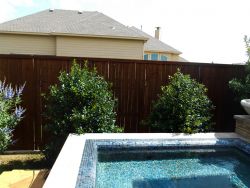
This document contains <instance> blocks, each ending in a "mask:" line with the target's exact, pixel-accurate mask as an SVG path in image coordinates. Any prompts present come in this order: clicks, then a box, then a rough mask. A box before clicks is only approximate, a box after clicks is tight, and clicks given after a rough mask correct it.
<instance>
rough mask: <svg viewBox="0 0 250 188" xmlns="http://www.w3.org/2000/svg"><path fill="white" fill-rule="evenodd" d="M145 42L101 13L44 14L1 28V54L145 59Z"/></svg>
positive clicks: (46, 11)
mask: <svg viewBox="0 0 250 188" xmlns="http://www.w3.org/2000/svg"><path fill="white" fill-rule="evenodd" d="M146 40H147V38H145V37H143V36H141V35H140V34H138V33H136V32H134V31H133V30H132V29H130V28H129V27H126V26H124V25H122V24H121V23H119V22H117V21H115V20H113V19H112V18H110V17H108V16H106V15H104V14H102V13H99V12H89V11H83V12H80V11H72V10H57V9H55V10H45V11H41V12H38V13H35V14H32V15H28V16H24V17H21V18H18V19H15V20H12V21H8V22H5V23H2V24H0V54H36V55H37V54H38V55H56V56H76V57H98V58H118V59H142V58H143V46H144V42H145V41H146Z"/></svg>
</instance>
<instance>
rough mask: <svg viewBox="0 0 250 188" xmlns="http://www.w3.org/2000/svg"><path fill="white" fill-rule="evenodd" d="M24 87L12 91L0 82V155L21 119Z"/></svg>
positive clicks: (8, 86)
mask: <svg viewBox="0 0 250 188" xmlns="http://www.w3.org/2000/svg"><path fill="white" fill-rule="evenodd" d="M23 89H24V85H23V86H21V87H19V88H17V87H16V89H13V88H12V87H11V85H8V84H6V83H5V82H2V81H0V153H1V152H3V151H5V150H6V149H7V147H8V146H9V144H11V142H12V132H13V130H14V128H15V126H16V125H17V124H18V123H19V122H20V120H21V119H22V115H23V113H24V111H25V110H24V109H23V108H22V107H21V106H20V103H21V95H22V92H23Z"/></svg>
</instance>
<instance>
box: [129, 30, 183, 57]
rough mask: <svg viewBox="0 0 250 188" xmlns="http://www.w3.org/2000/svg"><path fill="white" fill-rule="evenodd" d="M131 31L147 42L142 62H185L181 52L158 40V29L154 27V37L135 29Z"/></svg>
mask: <svg viewBox="0 0 250 188" xmlns="http://www.w3.org/2000/svg"><path fill="white" fill-rule="evenodd" d="M131 29H133V30H134V31H136V32H137V33H138V34H140V35H142V36H144V37H145V38H148V40H147V42H146V43H145V44H144V60H158V61H183V62H187V60H186V59H184V58H182V57H181V56H180V54H181V52H180V51H179V50H176V49H175V48H173V47H171V46H169V45H168V44H166V43H164V42H162V41H160V40H159V38H160V27H156V30H155V37H152V36H151V35H149V34H147V33H145V32H143V31H142V30H140V29H138V28H136V27H131Z"/></svg>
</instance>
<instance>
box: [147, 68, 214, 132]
mask: <svg viewBox="0 0 250 188" xmlns="http://www.w3.org/2000/svg"><path fill="white" fill-rule="evenodd" d="M169 81H170V82H169V84H168V85H167V86H164V87H162V88H161V89H162V94H161V95H160V96H159V99H158V101H156V102H155V104H154V106H153V109H152V112H151V114H150V116H149V120H148V121H147V123H148V124H149V126H151V128H152V131H153V132H172V133H173V132H176V133H178V132H184V133H196V132H206V131H209V130H210V129H211V118H212V114H211V110H212V109H213V105H212V103H211V101H210V100H209V98H208V97H207V96H206V91H207V89H206V88H205V86H204V85H202V84H200V83H198V82H196V81H195V80H194V79H191V78H190V76H189V75H183V74H182V73H181V72H180V70H178V71H177V72H176V73H175V74H174V75H173V76H172V77H171V76H170V78H169Z"/></svg>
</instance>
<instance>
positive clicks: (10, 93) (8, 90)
mask: <svg viewBox="0 0 250 188" xmlns="http://www.w3.org/2000/svg"><path fill="white" fill-rule="evenodd" d="M14 96H15V91H14V90H13V89H12V87H11V85H10V86H9V87H6V88H5V90H4V98H5V99H12V98H13V97H14Z"/></svg>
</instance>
